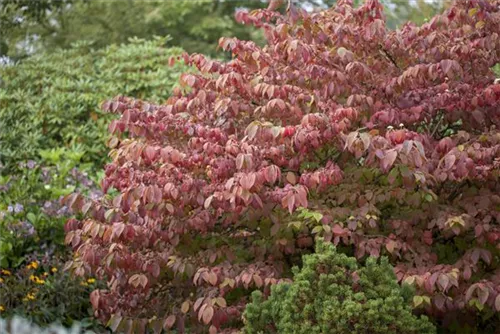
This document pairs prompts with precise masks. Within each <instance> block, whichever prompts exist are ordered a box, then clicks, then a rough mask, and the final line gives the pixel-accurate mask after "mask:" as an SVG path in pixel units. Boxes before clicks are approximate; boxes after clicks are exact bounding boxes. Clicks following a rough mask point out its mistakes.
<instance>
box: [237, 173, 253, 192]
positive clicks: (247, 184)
mask: <svg viewBox="0 0 500 334" xmlns="http://www.w3.org/2000/svg"><path fill="white" fill-rule="evenodd" d="M240 184H241V187H242V188H243V189H245V190H250V188H252V187H253V185H254V184H255V173H250V174H244V175H243V176H242V177H241V179H240Z"/></svg>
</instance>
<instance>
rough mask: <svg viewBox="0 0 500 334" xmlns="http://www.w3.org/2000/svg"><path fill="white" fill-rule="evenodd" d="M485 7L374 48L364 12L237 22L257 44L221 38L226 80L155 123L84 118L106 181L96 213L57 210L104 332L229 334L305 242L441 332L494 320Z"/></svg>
mask: <svg viewBox="0 0 500 334" xmlns="http://www.w3.org/2000/svg"><path fill="white" fill-rule="evenodd" d="M499 5H500V1H497V0H496V1H485V0H468V1H458V2H457V3H456V4H454V5H452V6H451V7H450V8H449V9H448V10H447V11H446V12H445V13H444V14H442V15H438V16H436V17H434V18H433V19H432V20H430V21H429V22H428V23H426V24H424V25H422V26H421V27H417V26H415V25H412V24H407V25H405V26H403V27H402V28H401V29H400V30H397V31H390V30H388V29H386V27H385V23H384V14H383V8H382V6H381V4H380V2H379V1H376V0H368V1H367V2H366V3H365V4H364V5H362V6H361V7H358V8H354V7H353V6H352V4H351V1H348V0H342V1H338V3H337V5H336V6H335V7H333V8H331V9H329V10H326V11H322V12H318V13H313V14H308V13H305V12H303V11H301V10H299V9H297V8H295V7H293V6H290V7H289V8H288V11H287V14H283V15H282V14H280V13H278V12H275V11H273V10H270V9H265V10H259V11H255V12H252V13H245V12H239V13H238V14H237V17H238V19H239V20H241V21H243V22H246V23H252V24H254V25H256V26H258V27H261V28H262V29H263V30H264V32H265V34H266V38H267V40H268V42H267V45H266V46H264V47H259V46H258V45H256V44H255V43H253V42H249V41H240V40H237V39H234V38H222V39H221V40H220V43H219V44H220V46H221V47H222V48H223V49H224V50H227V51H228V52H231V53H232V55H233V59H232V60H231V61H228V62H220V61H215V60H210V59H208V58H206V57H204V56H202V55H199V54H193V55H190V56H189V55H184V56H183V60H184V62H185V63H186V64H188V65H194V66H196V67H197V68H198V69H199V73H185V74H183V75H182V76H181V78H180V84H181V86H182V88H181V89H178V90H176V91H174V93H173V95H172V96H171V97H170V98H169V99H168V101H167V102H166V103H164V104H161V105H156V104H152V103H149V102H147V101H142V100H137V99H132V98H128V97H117V98H115V99H113V100H110V101H108V102H106V103H104V104H103V109H104V110H106V111H109V112H112V113H116V114H118V115H120V119H117V120H114V121H112V122H111V123H110V126H109V130H110V132H111V133H112V134H113V136H114V137H113V138H112V139H111V140H110V141H109V146H110V148H111V151H110V156H111V157H112V159H113V162H112V163H110V164H108V165H107V166H106V169H105V177H104V178H103V179H102V187H103V190H104V192H105V193H106V194H105V195H104V196H103V197H102V198H101V199H100V200H97V201H92V200H90V201H89V200H86V199H85V198H84V197H83V196H81V195H79V194H72V195H70V196H68V197H67V198H66V199H65V201H66V203H67V205H69V206H71V207H72V208H74V209H76V210H80V209H81V211H82V213H83V214H84V215H85V216H84V217H82V218H81V219H78V220H70V221H68V223H67V225H66V229H67V231H68V233H67V234H66V242H67V244H69V245H71V246H72V247H73V250H74V253H75V259H74V261H73V263H71V265H70V268H72V270H74V271H75V273H77V274H79V275H87V274H90V275H97V276H98V277H107V279H108V287H107V288H106V289H100V290H95V291H94V292H93V293H92V294H91V301H92V304H93V307H94V310H95V314H96V316H98V317H100V318H101V319H102V321H104V322H106V323H107V324H109V326H110V327H111V328H112V329H113V330H115V331H127V330H129V331H130V330H132V329H133V330H135V331H136V332H142V331H145V328H152V329H154V330H155V331H157V332H158V331H160V329H161V328H164V329H169V330H170V329H172V328H176V329H177V330H178V331H179V332H185V331H186V330H187V329H188V328H189V330H190V331H191V332H193V333H196V332H203V331H207V330H209V331H210V332H212V333H214V332H220V333H223V332H224V331H230V330H231V329H234V328H239V327H240V326H241V315H242V312H243V310H244V308H245V305H246V303H247V302H248V298H249V295H250V293H251V292H252V291H253V290H256V289H258V290H263V291H264V292H268V291H269V288H270V286H272V285H274V284H276V283H280V282H281V281H283V280H286V279H290V278H291V270H290V269H291V267H293V266H294V265H295V264H297V261H299V260H300V256H301V255H302V254H304V253H307V252H310V251H311V250H312V246H313V240H314V238H315V237H321V238H324V239H325V240H326V241H327V242H332V243H334V244H335V245H338V247H342V249H343V250H344V251H345V252H348V253H349V254H351V255H354V256H355V257H356V258H357V259H359V260H363V259H364V258H365V257H366V256H368V255H370V256H373V257H379V256H381V255H385V256H387V257H388V258H389V261H390V262H391V264H393V266H394V271H395V274H396V277H397V280H398V282H399V283H403V282H404V283H407V284H410V285H413V286H414V288H415V290H416V296H415V297H414V298H413V306H414V307H415V308H417V309H418V311H420V312H425V313H427V314H429V315H430V316H432V318H433V319H434V320H435V321H436V322H439V323H440V324H441V325H443V326H450V325H452V324H453V323H462V324H463V323H469V324H471V325H472V326H476V327H477V328H479V329H480V330H481V331H482V332H486V330H487V329H488V330H491V329H492V328H495V326H496V324H498V321H499V312H498V311H499V310H500V290H499V286H500V285H499V282H500V276H499V272H498V262H499V240H500V228H499V224H498V222H499V219H500V214H499V210H498V207H499V205H500V196H499V193H500V183H499V181H498V177H499V170H500V168H499V166H500V159H499V150H500V132H499V130H498V127H499V126H500V103H499V101H500V84H499V83H498V82H495V75H494V72H493V70H492V68H493V67H494V66H495V65H496V64H497V63H498V62H499V61H500V36H499V31H500V9H499Z"/></svg>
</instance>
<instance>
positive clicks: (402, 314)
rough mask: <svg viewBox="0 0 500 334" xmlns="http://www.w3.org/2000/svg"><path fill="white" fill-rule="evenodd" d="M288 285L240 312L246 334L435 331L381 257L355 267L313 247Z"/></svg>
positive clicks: (330, 250) (326, 247)
mask: <svg viewBox="0 0 500 334" xmlns="http://www.w3.org/2000/svg"><path fill="white" fill-rule="evenodd" d="M293 274H294V276H293V283H291V284H290V283H281V284H277V285H274V286H273V287H271V295H270V296H269V298H268V299H267V300H264V299H263V296H262V293H261V292H260V291H258V290H257V291H255V292H254V293H253V294H252V299H253V301H252V303H250V304H248V305H247V307H246V310H245V313H244V318H245V322H246V325H245V329H244V332H245V333H247V334H258V333H262V334H268V333H280V334H306V333H310V334H320V333H325V334H326V333H328V334H336V333H337V334H344V333H373V334H376V333H380V334H386V333H387V334H388V333H394V334H398V333H406V334H411V333H414V334H425V333H435V332H436V328H435V327H434V325H433V324H432V323H431V322H430V321H429V319H427V317H425V316H424V317H422V318H418V317H416V316H415V315H413V314H412V306H411V301H412V299H411V297H412V291H411V288H410V287H408V286H407V285H403V287H400V286H399V285H398V283H397V281H396V275H394V272H393V270H392V267H391V265H390V264H389V261H388V259H387V257H383V258H382V259H381V260H380V263H378V262H377V260H376V259H375V258H374V257H370V258H368V260H367V261H366V265H365V266H362V267H358V263H357V261H356V259H355V258H353V257H348V256H346V255H344V254H340V253H337V251H336V250H335V247H334V246H333V245H332V244H327V243H318V245H317V246H316V253H315V254H311V255H305V256H304V257H303V267H302V269H300V270H299V269H298V268H297V267H295V268H294V269H293Z"/></svg>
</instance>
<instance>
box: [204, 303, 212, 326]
mask: <svg viewBox="0 0 500 334" xmlns="http://www.w3.org/2000/svg"><path fill="white" fill-rule="evenodd" d="M213 316H214V308H213V307H212V306H207V307H206V308H205V310H204V311H203V323H205V325H208V324H209V323H210V321H211V320H212V317H213Z"/></svg>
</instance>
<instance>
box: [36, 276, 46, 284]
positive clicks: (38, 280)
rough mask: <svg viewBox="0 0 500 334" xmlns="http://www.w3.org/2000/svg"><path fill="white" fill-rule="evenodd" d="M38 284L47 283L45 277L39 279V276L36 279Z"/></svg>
mask: <svg viewBox="0 0 500 334" xmlns="http://www.w3.org/2000/svg"><path fill="white" fill-rule="evenodd" d="M35 283H36V284H45V281H44V280H43V279H39V278H38V277H37V279H36V281H35Z"/></svg>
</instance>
